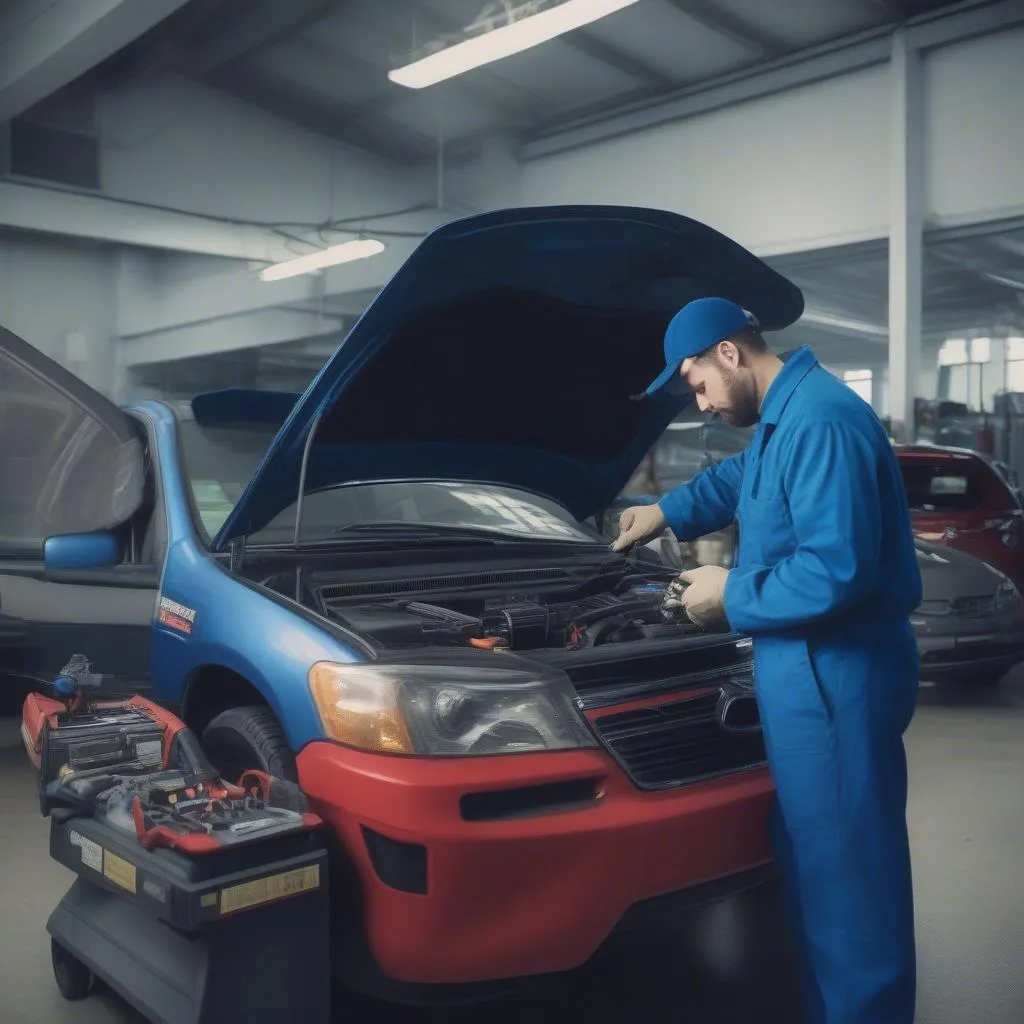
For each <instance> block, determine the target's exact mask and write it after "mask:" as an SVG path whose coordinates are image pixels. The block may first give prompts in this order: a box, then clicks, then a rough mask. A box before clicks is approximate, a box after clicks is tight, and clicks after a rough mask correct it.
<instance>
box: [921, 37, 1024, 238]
mask: <svg viewBox="0 0 1024 1024" xmlns="http://www.w3.org/2000/svg"><path fill="white" fill-rule="evenodd" d="M924 75H925V82H926V88H927V95H928V109H927V119H926V122H925V139H926V143H925V145H926V147H927V155H926V171H925V174H926V181H925V195H926V202H927V207H926V208H927V209H928V210H929V211H930V213H931V215H932V217H933V218H935V217H938V218H940V219H942V220H945V221H962V222H970V221H972V220H984V219H988V218H990V217H991V216H993V214H997V213H998V212H999V211H1001V210H1006V211H1007V212H1010V213H1014V214H1015V213H1019V212H1020V211H1021V210H1022V209H1024V28H1019V29H1015V30H1013V31H1007V32H1003V33H1001V34H999V35H992V36H984V37H982V38H980V39H973V40H970V41H969V42H966V43H956V44H954V45H951V46H947V47H944V48H942V49H939V50H935V51H933V52H931V53H929V54H927V56H926V58H925V62H924Z"/></svg>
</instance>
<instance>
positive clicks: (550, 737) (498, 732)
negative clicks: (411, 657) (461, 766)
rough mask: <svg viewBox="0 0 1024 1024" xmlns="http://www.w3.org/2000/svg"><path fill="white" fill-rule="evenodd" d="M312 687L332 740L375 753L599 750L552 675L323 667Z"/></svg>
mask: <svg viewBox="0 0 1024 1024" xmlns="http://www.w3.org/2000/svg"><path fill="white" fill-rule="evenodd" d="M309 688H310V691H311V692H312V694H313V702H314V704H315V705H316V708H317V711H318V712H319V714H320V721H321V723H322V724H323V728H324V732H325V733H326V734H327V736H328V737H329V738H330V739H333V740H337V741H338V742H339V743H344V744H346V745H347V746H350V747H356V748H358V749H359V750H368V751H371V752H373V753H379V754H421V755H422V754H428V755H429V754H434V755H448V756H459V755H462V756H467V755H468V756H481V755H485V754H514V753H525V752H528V751H542V750H570V749H576V748H580V747H593V746H596V745H597V742H596V740H595V738H594V736H593V735H592V733H591V732H590V731H589V730H588V728H587V726H586V723H585V722H584V720H583V719H582V718H581V716H580V715H579V713H578V712H577V710H576V707H575V704H574V693H573V690H572V687H571V685H570V684H569V682H568V680H567V679H566V678H565V677H564V676H561V675H558V674H556V673H553V672H552V673H550V674H548V673H545V672H533V671H524V670H522V669H518V668H502V667H490V666H480V667H476V666H473V667H470V666H466V665H458V666H447V665H432V664H431V665H381V664H373V665H339V664H335V663H333V662H318V663H317V664H316V665H314V666H313V667H312V668H311V669H310V670H309Z"/></svg>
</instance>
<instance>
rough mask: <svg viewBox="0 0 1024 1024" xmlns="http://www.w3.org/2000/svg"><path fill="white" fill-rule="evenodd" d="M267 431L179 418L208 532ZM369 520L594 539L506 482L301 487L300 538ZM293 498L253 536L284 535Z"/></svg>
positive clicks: (245, 477)
mask: <svg viewBox="0 0 1024 1024" xmlns="http://www.w3.org/2000/svg"><path fill="white" fill-rule="evenodd" d="M272 440H273V434H272V433H269V432H266V431H256V430H244V429H234V428H231V429H227V428H220V427H217V428H212V427H200V426H199V425H198V424H197V423H195V421H193V420H186V421H184V422H182V424H181V443H182V455H183V461H184V468H185V474H186V477H187V479H188V483H189V486H190V488H191V491H192V497H193V500H194V502H195V506H196V510H197V512H198V514H199V519H200V521H201V523H202V526H203V530H204V531H205V533H206V535H207V539H209V538H211V537H213V536H214V535H215V534H216V533H217V531H218V530H219V529H220V528H221V526H223V524H224V521H225V520H226V519H227V517H228V515H229V514H230V513H231V510H232V509H233V508H234V506H235V503H236V502H237V501H238V499H239V497H240V496H241V494H242V491H243V490H244V488H245V485H246V484H247V483H248V481H249V479H250V478H251V477H252V475H253V473H254V472H255V471H256V468H257V467H258V466H259V464H260V460H261V459H262V458H263V455H264V453H265V452H266V450H267V448H268V446H269V445H270V442H271V441H272ZM374 524H377V525H379V526H380V527H381V528H382V530H383V529H384V528H385V526H387V527H389V528H394V527H396V526H408V528H409V529H410V531H414V530H417V529H435V528H436V529H451V530H453V531H455V530H459V529H464V530H472V531H482V530H486V531H490V532H493V533H496V534H504V535H507V536H511V537H523V538H532V539H539V540H564V541H569V542H574V543H587V544H593V543H595V542H596V543H601V544H607V540H606V539H605V538H603V537H602V535H601V534H600V533H598V532H597V531H596V530H592V529H591V528H590V527H587V526H584V525H582V524H580V523H577V522H576V521H575V520H574V519H573V518H572V516H571V515H570V514H569V513H568V512H567V511H566V510H565V509H564V508H562V507H561V506H560V505H558V504H556V503H555V502H552V501H548V500H547V499H545V498H541V497H538V496H536V495H534V494H530V493H528V492H525V491H519V490H516V489H515V488H512V487H502V486H494V485H490V484H479V483H466V482H434V481H429V482H428V481H408V482H406V481H399V482H386V483H360V484H353V485H348V486H343V487H336V488H334V489H332V490H329V491H320V492H317V493H314V494H307V495H306V498H305V500H304V502H303V507H302V533H301V539H302V540H304V541H316V540H326V539H328V538H332V537H333V538H338V537H343V536H347V530H348V529H349V528H351V527H358V528H359V530H360V531H361V532H365V533H370V532H372V529H373V526H374ZM294 528H295V503H294V502H293V503H292V504H291V505H290V506H289V507H288V508H286V509H284V510H283V511H282V512H281V513H280V514H279V515H278V516H276V517H275V518H274V519H273V520H272V521H271V522H270V523H268V524H267V525H266V526H265V527H264V528H263V529H262V530H260V531H258V532H257V533H254V534H252V535H251V536H250V540H251V541H252V542H254V543H257V544H258V543H261V542H262V543H267V544H273V543H280V542H281V541H282V540H290V539H291V537H292V534H293V531H294Z"/></svg>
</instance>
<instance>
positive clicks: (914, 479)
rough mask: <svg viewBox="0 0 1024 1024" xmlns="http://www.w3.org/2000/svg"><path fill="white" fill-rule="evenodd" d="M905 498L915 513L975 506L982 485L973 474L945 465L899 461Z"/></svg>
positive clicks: (979, 498) (980, 496) (981, 497)
mask: <svg viewBox="0 0 1024 1024" xmlns="http://www.w3.org/2000/svg"><path fill="white" fill-rule="evenodd" d="M900 468H901V470H902V471H903V485H904V487H905V488H906V491H907V500H908V502H909V504H910V507H911V509H913V510H914V511H916V512H941V511H949V510H957V509H973V508H977V507H978V506H979V505H980V504H981V502H982V500H983V498H984V488H983V486H982V483H981V481H980V480H979V479H978V477H977V475H976V474H974V473H971V472H961V471H960V467H957V468H956V469H954V468H953V467H947V466H941V465H940V466H936V465H927V464H914V463H907V462H901V464H900Z"/></svg>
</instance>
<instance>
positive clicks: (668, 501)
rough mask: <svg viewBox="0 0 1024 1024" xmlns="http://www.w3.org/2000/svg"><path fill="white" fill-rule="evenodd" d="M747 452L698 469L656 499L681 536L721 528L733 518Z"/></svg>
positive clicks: (687, 538) (681, 538) (682, 538)
mask: <svg viewBox="0 0 1024 1024" xmlns="http://www.w3.org/2000/svg"><path fill="white" fill-rule="evenodd" d="M745 456H746V452H745V451H742V452H740V453H739V454H738V455H733V456H732V457H731V458H728V459H725V461H723V462H719V463H717V464H716V465H714V466H709V467H708V468H707V469H704V470H701V472H699V473H698V474H697V475H696V476H695V477H694V478H693V479H692V480H690V481H689V482H688V483H685V484H683V485H682V487H677V488H676V489H675V490H674V491H669V492H668V494H666V495H665V496H664V497H663V498H662V499H661V501H659V502H658V504H659V506H660V507H661V511H662V513H663V514H664V516H665V522H666V523H668V525H669V526H670V527H671V529H672V532H673V533H674V534H675V535H676V536H677V537H678V538H679V539H680V540H694V539H695V538H697V537H703V536H704V535H705V534H708V533H714V532H715V531H716V530H724V529H725V527H727V526H728V525H729V524H730V523H731V522H732V521H733V520H734V519H735V518H736V506H737V505H738V504H739V500H740V487H741V485H742V483H743V460H744V458H745Z"/></svg>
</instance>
